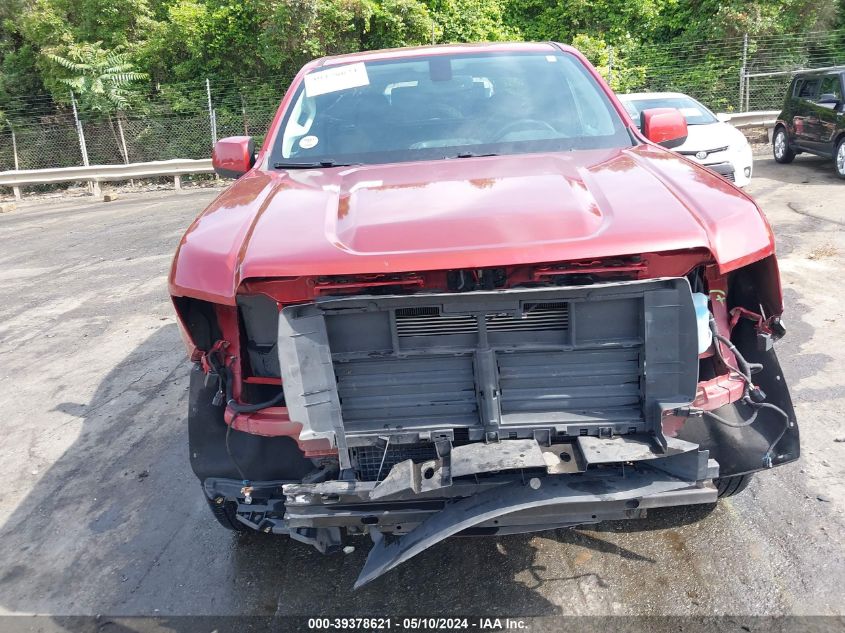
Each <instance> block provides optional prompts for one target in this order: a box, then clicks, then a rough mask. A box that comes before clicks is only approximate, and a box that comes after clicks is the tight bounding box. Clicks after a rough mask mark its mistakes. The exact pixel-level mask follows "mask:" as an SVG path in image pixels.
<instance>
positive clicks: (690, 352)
mask: <svg viewBox="0 0 845 633" xmlns="http://www.w3.org/2000/svg"><path fill="white" fill-rule="evenodd" d="M641 128H642V132H641V131H640V130H639V129H637V126H635V125H634V123H633V121H631V120H630V118H629V117H628V116H627V114H626V113H625V110H624V108H623V106H622V105H621V104H620V103H619V101H618V100H617V99H616V97H615V96H614V94H613V92H612V91H611V90H610V89H609V88H608V86H607V85H606V84H605V82H604V81H603V80H602V79H601V77H600V76H599V75H598V73H597V72H596V71H595V69H594V68H593V67H592V66H591V65H590V64H589V63H588V62H587V60H586V59H585V58H584V57H583V55H581V54H580V53H579V52H578V51H577V50H575V49H573V48H571V47H568V46H562V45H559V44H555V43H534V44H528V43H525V44H515V43H511V44H482V45H472V46H468V45H454V46H439V47H422V48H408V49H399V50H387V51H374V52H366V53H358V54H352V55H343V56H339V57H329V58H324V59H319V60H316V61H313V62H311V63H309V64H307V65H306V66H305V67H304V68H303V69H302V70H301V71H300V73H299V74H298V75H297V77H296V78H295V79H294V80H293V82H292V83H291V85H290V88H289V90H288V91H287V94H286V95H285V97H284V99H283V101H282V103H281V105H280V107H279V110H278V113H277V114H276V117H275V119H274V121H273V123H272V124H271V126H270V129H269V131H268V133H267V136H266V139H265V141H264V143H263V146H262V147H261V149H260V150H258V151H257V152H256V151H255V148H254V145H253V142H252V140H251V139H250V138H247V137H234V138H227V139H223V140H221V141H220V142H219V143H218V144H217V146H216V147H215V149H214V156H213V162H214V166H215V169H216V170H217V172H218V173H219V174H221V175H224V176H228V177H233V178H237V180H236V182H234V183H233V184H232V186H230V187H229V188H228V189H227V190H226V191H224V192H223V193H222V194H220V196H219V197H218V198H217V199H216V200H215V201H214V202H213V203H212V204H211V205H210V206H209V207H208V208H207V209H206V210H205V211H203V212H202V213H201V214H200V216H199V217H198V218H197V219H196V221H195V222H194V223H193V224H192V225H191V227H190V228H189V229H188V231H187V233H186V234H185V236H184V238H183V239H182V241H181V243H180V245H179V249H178V251H177V253H176V257H175V259H174V262H173V267H172V272H171V277H170V292H171V294H172V296H173V303H174V305H175V308H176V312H177V314H178V316H179V321H180V323H181V329H182V332H183V334H184V339H185V342H186V345H187V347H188V351H189V354H190V357H191V360H192V361H193V362H194V364H195V365H194V368H193V373H192V375H191V380H190V410H189V417H188V424H189V438H190V459H191V464H192V467H193V470H194V472H195V473H196V476H197V477H198V478H199V479H200V481H201V483H202V488H203V492H204V494H205V496H206V498H207V500H208V503H209V505H210V507H211V510H212V511H213V513H214V515H215V516H216V517H217V519H218V520H219V521H220V522H221V523H222V524H223V525H224V526H226V527H228V528H230V529H232V530H250V529H252V530H258V531H261V532H266V533H272V534H285V535H288V536H289V537H291V538H294V539H296V540H299V541H303V542H305V543H309V544H311V545H313V546H315V547H316V548H317V549H318V550H320V551H322V552H333V551H338V550H340V549H342V548H344V547H345V545H346V544H347V541H348V539H350V538H352V537H353V536H354V535H362V534H369V535H370V536H371V537H372V539H373V541H374V542H375V545H374V547H373V548H372V550H371V551H370V554H369V557H368V559H367V563H366V565H365V567H364V569H363V571H362V572H361V576H360V577H359V579H358V583H357V585H356V586H358V585H361V584H364V583H366V582H369V581H370V580H372V579H373V578H375V577H377V576H378V575H380V574H382V573H384V572H386V571H388V570H389V569H391V568H393V567H395V566H396V565H398V564H400V563H401V562H403V561H405V560H407V559H408V558H410V557H412V556H414V555H415V554H417V553H419V552H420V551H422V550H424V549H425V548H426V547H429V546H430V545H432V544H434V543H436V542H438V541H440V540H442V539H444V538H447V537H449V536H451V535H454V534H458V533H460V534H463V535H471V534H478V535H488V534H507V533H515V532H530V531H534V530H543V529H549V528H559V527H566V526H574V525H579V524H587V523H596V522H599V521H605V520H611V519H612V520H615V519H626V518H638V517H642V516H643V515H644V514H645V513H646V512H647V511H648V509H650V508H657V507H664V506H677V505H684V504H702V503H714V502H715V501H716V499H717V498H718V497H720V496H727V495H732V494H735V493H737V492H739V491H741V490H742V489H743V488H744V487H745V486H746V485H747V484H748V481H749V478H750V476H751V473H753V472H755V471H759V470H765V469H768V468H771V467H773V466H777V465H780V464H783V463H786V462H790V461H793V460H795V459H797V458H798V455H799V440H798V428H797V426H796V421H795V413H794V410H793V407H792V404H791V401H790V396H789V392H788V390H787V386H786V383H785V381H784V377H783V374H782V372H781V368H780V366H779V364H778V360H777V358H776V356H775V352H774V350H773V348H772V345H773V342H774V341H775V340H776V339H778V338H779V337H781V336H782V335H783V334H784V327H783V323H782V321H781V313H782V311H783V305H782V296H781V289H780V280H779V273H778V266H777V262H776V260H775V254H774V243H773V237H772V231H771V229H770V227H769V225H768V223H767V221H766V219H765V217H764V216H763V214H762V213H761V211H760V209H759V208H758V207H757V206H756V204H755V203H754V201H753V200H752V199H751V198H750V197H749V196H748V195H747V194H745V193H743V192H742V191H741V190H739V189H737V188H736V187H734V186H733V185H732V184H731V183H730V182H728V181H726V180H724V179H723V178H721V177H720V176H718V175H717V174H714V173H712V172H710V171H708V170H707V169H705V168H703V167H701V166H699V165H698V164H696V163H695V162H693V161H690V160H687V159H685V158H684V157H682V156H678V155H676V154H674V153H672V152H670V151H669V150H668V149H666V148H667V147H672V146H674V145H677V144H679V143H681V142H683V140H684V137H685V136H686V123H685V120H684V118H683V116H682V115H681V114H680V113H679V112H677V111H675V110H671V109H656V110H647V111H645V112H643V113H642V121H641Z"/></svg>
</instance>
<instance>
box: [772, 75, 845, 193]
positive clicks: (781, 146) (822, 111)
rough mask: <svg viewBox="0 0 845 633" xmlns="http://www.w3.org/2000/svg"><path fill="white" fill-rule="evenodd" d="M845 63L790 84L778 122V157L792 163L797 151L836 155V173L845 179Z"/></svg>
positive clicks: (798, 77)
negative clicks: (844, 86)
mask: <svg viewBox="0 0 845 633" xmlns="http://www.w3.org/2000/svg"><path fill="white" fill-rule="evenodd" d="M843 82H845V66H842V67H839V68H836V69H833V70H825V71H812V72H804V73H799V74H798V75H796V76H795V78H794V79H793V80H792V83H791V84H790V85H789V90H788V91H787V93H786V101H785V102H784V104H783V110H782V111H781V113H780V115H779V116H778V120H777V123H776V124H775V132H774V136H773V138H772V147H773V150H774V155H775V160H776V161H777V162H779V163H791V162H792V160H793V159H794V158H795V155H796V154H800V153H801V152H811V153H813V154H818V155H819V156H825V157H830V158H833V162H834V165H835V166H836V173H837V174H838V175H839V177H840V178H845V101H843V99H842V95H843Z"/></svg>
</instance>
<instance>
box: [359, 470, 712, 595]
mask: <svg viewBox="0 0 845 633" xmlns="http://www.w3.org/2000/svg"><path fill="white" fill-rule="evenodd" d="M691 485H692V484H691V482H689V481H685V480H683V479H677V478H675V477H672V476H671V475H668V474H665V473H660V472H654V471H642V472H630V473H626V475H625V477H624V478H623V477H601V478H592V479H584V478H573V477H571V476H569V475H559V476H548V477H535V478H532V479H527V480H526V481H525V483H523V482H522V481H519V482H515V483H513V484H508V485H505V486H502V487H499V488H494V489H492V490H488V491H486V492H482V493H480V494H477V495H474V496H472V497H466V498H464V499H461V500H460V501H456V502H454V503H450V504H449V505H447V506H446V507H445V508H444V509H443V510H441V511H440V512H438V513H437V514H435V515H433V516H432V517H430V518H428V519H426V520H425V521H424V522H423V523H421V524H420V525H419V526H418V527H417V528H416V529H414V530H413V531H411V532H409V533H408V534H406V535H404V536H401V537H399V538H397V539H395V540H393V541H391V542H389V543H388V542H387V539H385V538H381V539H380V540H378V541H377V542H376V544H375V545H374V546H373V549H372V550H370V554H369V556H368V557H367V562H366V563H365V564H364V568H363V569H362V570H361V573H360V575H359V576H358V579H357V580H356V581H355V589H357V588H359V587H362V586H364V585H366V584H367V583H369V582H371V581H372V580H375V579H376V578H378V577H379V576H381V575H382V574H384V573H386V572H388V571H390V570H391V569H393V568H394V567H396V566H397V565H400V564H401V563H404V562H405V561H407V560H409V559H410V558H413V557H414V556H416V555H417V554H419V553H420V552H422V551H424V550H426V549H428V548H429V547H431V546H432V545H435V544H437V543H439V542H440V541H442V540H444V539H446V538H448V537H450V536H454V535H455V534H457V533H458V532H461V531H463V530H466V529H468V528H471V527H473V526H475V525H478V524H480V523H483V522H485V521H489V520H492V519H495V518H497V517H501V516H503V515H506V514H510V513H512V512H519V511H522V510H530V509H532V508H542V507H545V506H553V505H557V506H563V505H565V504H567V503H571V504H576V503H577V504H579V506H580V504H584V503H595V504H602V503H603V502H607V501H623V500H633V499H638V498H640V497H645V496H648V495H656V494H660V493H662V492H668V491H672V490H680V489H683V488H689V487H690V486H691ZM715 498H716V497H715V491H714V493H713V501H715ZM580 507H581V508H583V506H580ZM582 511H583V510H582ZM565 522H566V511H565V509H563V510H562V512H561V523H565Z"/></svg>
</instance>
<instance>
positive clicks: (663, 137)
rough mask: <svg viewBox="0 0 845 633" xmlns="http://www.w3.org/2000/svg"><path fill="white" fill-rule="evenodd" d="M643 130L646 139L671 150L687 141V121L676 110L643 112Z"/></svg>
mask: <svg viewBox="0 0 845 633" xmlns="http://www.w3.org/2000/svg"><path fill="white" fill-rule="evenodd" d="M641 117H642V118H641V121H642V125H641V129H642V131H643V134H644V135H645V137H646V138H647V139H648V140H650V141H652V142H653V143H658V144H660V145H662V146H663V147H667V148H669V149H671V148H673V147H678V145H682V144H683V143H684V141H686V140H687V120H686V119H685V118H684V115H683V114H681V113H680V111H678V110H676V109H675V108H650V109H648V110H643V113H642V115H641Z"/></svg>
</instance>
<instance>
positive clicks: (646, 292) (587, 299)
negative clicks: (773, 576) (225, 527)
mask: <svg viewBox="0 0 845 633" xmlns="http://www.w3.org/2000/svg"><path fill="white" fill-rule="evenodd" d="M701 284H702V285H703V284H704V282H703V281H702V282H701ZM711 285H712V286H713V287H715V286H716V284H715V282H714V283H711ZM719 292H720V291H719V290H718V289H717V290H712V291H711V292H710V293H709V295H710V296H709V304H710V305H711V306H712V310H711V309H708V293H702V292H693V291H692V288H691V286H690V280H689V279H688V278H687V277H669V278H659V279H645V280H638V281H621V282H610V283H593V284H589V285H582V286H551V287H539V288H530V287H529V288H526V287H515V288H502V289H497V290H474V291H472V292H463V293H462V292H441V293H425V294H423V293H419V294H385V295H376V294H373V295H366V296H361V295H352V296H340V297H339V296H330V297H322V298H321V297H318V298H317V299H316V300H314V301H311V302H307V303H298V304H294V305H288V306H286V307H284V308H283V309H282V310H281V311H280V312H278V313H277V314H278V320H277V323H278V334H277V336H276V337H275V340H272V338H271V337H265V338H267V340H266V341H264V346H263V347H261V346H260V345H256V344H255V341H254V339H255V337H254V336H251V335H250V332H249V331H248V332H247V336H248V338H249V341H250V344H251V347H250V348H249V349H248V350H247V353H248V354H250V356H251V358H252V359H253V366H258V365H260V364H262V363H264V365H266V364H267V362H266V359H267V358H271V357H275V359H278V365H275V363H273V365H274V367H271V368H270V370H271V371H272V370H273V369H274V368H275V367H278V371H279V372H280V378H281V384H282V386H283V395H284V405H285V406H284V407H275V408H271V409H267V410H265V411H262V412H260V413H259V414H258V415H256V416H255V417H251V414H250V412H249V411H246V412H242V414H241V415H240V417H237V414H238V412H237V411H235V413H234V414H232V411H231V410H230V411H228V414H230V417H229V418H227V419H226V420H225V421H223V423H222V424H221V425H219V427H218V436H219V437H218V439H217V440H213V439H212V440H209V439H208V438H206V437H205V436H203V438H202V439H199V434H200V432H202V433H208V430H207V428H206V426H203V427H202V428H201V430H200V426H199V425H200V424H205V423H204V422H198V421H196V420H199V419H200V418H205V419H206V420H207V417H208V414H209V413H210V412H209V411H205V412H201V411H199V410H197V413H196V415H194V416H192V429H195V430H194V431H192V432H193V433H195V435H196V437H197V438H198V439H196V440H194V439H192V452H193V453H192V458H193V463H194V470H195V472H197V474H198V476H200V478H201V479H202V480H203V486H204V489H205V492H206V495H207V497H208V499H209V500H210V502H211V503H212V505H213V507H215V506H216V507H215V513H218V512H223V511H224V509H225V510H226V511H227V512H228V513H229V515H228V516H229V517H230V519H231V520H232V521H235V522H237V524H238V525H239V526H242V527H243V526H246V527H249V528H252V529H256V530H259V531H263V532H267V533H278V534H288V535H290V536H291V537H292V538H294V539H297V540H300V541H303V542H306V543H309V544H311V545H313V546H315V547H316V548H317V549H319V550H320V551H323V552H331V551H336V550H339V549H341V548H342V547H343V546H344V544H345V542H346V541H345V539H346V537H347V535H350V534H365V533H369V534H370V535H371V536H372V537H373V540H374V541H375V543H376V545H375V547H374V548H373V550H372V551H371V553H370V556H369V558H368V561H367V564H366V566H365V568H364V570H363V571H362V573H361V576H360V578H359V580H358V582H357V584H356V586H360V585H362V584H364V583H366V582H369V581H370V580H372V579H374V578H376V577H377V576H379V575H380V574H382V573H384V572H386V571H388V570H389V569H391V568H393V567H395V566H396V565H398V564H400V563H401V562H403V561H405V560H407V559H408V558H410V557H412V556H414V555H415V554H417V553H419V552H420V551H422V550H424V549H425V548H427V547H429V546H431V545H433V544H434V543H437V542H439V541H441V540H443V539H445V538H447V537H449V536H452V535H455V534H462V535H472V534H479V535H480V534H507V533H517V532H530V531H537V530H543V529H550V528H558V527H568V526H575V525H580V524H586V523H596V522H599V521H604V520H610V519H624V518H638V517H642V516H644V514H645V512H646V511H647V510H648V509H649V508H656V507H667V506H677V505H689V504H698V503H712V502H715V501H716V499H717V496H718V493H719V489H718V486H717V483H715V482H719V481H722V480H724V478H725V477H730V476H736V475H742V474H744V473H746V472H751V471H754V470H760V469H763V468H766V467H771V466H772V465H776V464H779V463H785V462H787V461H792V460H793V459H796V458H797V456H798V435H797V427H795V425H794V413H793V411H792V406H791V402H790V401H789V394H788V392H787V390H786V387H785V384H784V383H783V379H782V376H781V375H780V368H779V366H778V365H777V359H776V358H775V357H774V353H773V351H772V350H771V349H770V345H768V343H770V341H771V339H772V338H773V336H769V337H768V339H767V338H766V336H765V335H766V334H767V333H769V334H771V330H770V329H768V328H767V327H761V324H759V323H757V324H755V323H753V322H752V321H751V320H749V319H748V318H741V317H742V314H740V313H739V312H736V311H735V312H734V314H740V317H737V319H736V322H734V323H732V324H731V323H729V322H727V320H729V319H730V317H731V313H729V311H728V310H729V307H730V306H727V305H724V302H723V301H722V302H720V301H719V300H718V296H719ZM244 305H247V306H250V305H251V304H250V303H249V302H242V305H241V307H242V308H243V307H244ZM251 307H253V308H254V305H252V306H251ZM758 308H759V305H758ZM746 313H747V314H752V313H750V312H749V311H748V310H746ZM246 316H247V319H246V320H247V330H249V329H250V328H252V329H253V330H254V329H255V324H256V318H255V315H254V314H253V315H250V314H247V315H246ZM746 316H747V315H746ZM718 321H723V322H726V325H725V326H724V327H727V328H730V326H731V325H733V329H734V333H735V336H734V340H735V341H736V342H737V346H734V344H733V343H731V340H730V339H729V338H727V337H723V336H722V335H721V334H720V329H719V325H718V323H717V322H718ZM275 322H276V321H274V324H275ZM265 329H266V328H265ZM714 335H715V336H716V339H713V336H714ZM720 338H721V339H724V341H721V340H720ZM275 359H274V360H275ZM735 365H740V366H739V367H735ZM746 366H747V367H746ZM746 370H747V375H746V373H745V372H746ZM752 371H753V372H754V374H755V377H754V382H753V383H752V382H751V379H750V373H751V372H752ZM213 373H214V372H212V374H213ZM195 379H196V380H197V381H201V380H204V382H203V384H202V386H201V387H200V388H198V392H203V393H202V395H197V396H196V407H198V408H201V407H206V408H209V409H211V408H213V405H207V404H205V400H206V399H207V398H208V397H209V396H210V395H212V394H213V393H214V390H215V389H217V390H219V386H218V385H216V383H215V382H214V381H213V380H211V381H210V382H209V380H208V379H207V377H204V376H203V375H202V373H201V372H198V373H197V376H196V378H195ZM198 384H199V383H198ZM766 392H768V394H769V395H768V401H767V402H766V403H765V404H762V403H763V402H764V401H765V400H766V398H767V396H766ZM192 395H193V394H192ZM755 399H756V400H755ZM772 403H773V404H772ZM229 404H230V409H231V407H232V406H236V404H235V403H234V402H233V401H232V400H230V402H229ZM770 405H771V406H770ZM217 408H218V409H219V408H220V407H217ZM253 409H254V408H253ZM775 409H776V410H777V411H775ZM193 411H194V405H193V398H192V412H193ZM781 414H782V415H781ZM274 415H275V416H276V419H275V421H274V419H273V416H274ZM749 416H753V419H752V420H751V422H750V423H749V422H748V420H749ZM236 421H238V424H237V425H236V424H235V422H236ZM259 421H260V423H261V424H262V425H263V426H261V425H259ZM294 421H295V422H294ZM227 423H228V424H227ZM273 424H275V426H272V425H273ZM232 426H235V427H236V428H237V429H239V430H238V431H235V432H231V428H232ZM243 430H247V431H251V432H249V433H243V432H239V431H243ZM230 432H231V437H230V436H229V434H230ZM261 435H265V437H260V436H261ZM224 436H225V437H224ZM267 436H272V437H267ZM214 442H218V443H217V444H216V445H214V446H213V447H212V445H213V444H214ZM251 442H253V443H255V442H259V444H260V446H261V448H260V449H259V453H257V454H256V453H255V450H256V449H255V446H253V447H252V448H250V447H249V446H247V445H248V444H249V443H251ZM273 443H274V444H273ZM269 444H273V445H272V446H269V447H268V445H269ZM223 445H225V449H226V456H228V457H229V458H231V462H232V463H234V464H235V465H236V466H235V470H234V472H231V471H224V470H221V468H220V466H219V463H220V460H225V456H224V455H223V454H221V450H222V448H221V446H223ZM197 446H199V447H200V449H199V452H197ZM256 446H257V444H256ZM239 460H240V461H241V462H243V463H239ZM246 462H249V463H246Z"/></svg>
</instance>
